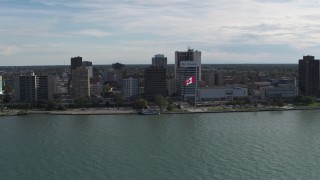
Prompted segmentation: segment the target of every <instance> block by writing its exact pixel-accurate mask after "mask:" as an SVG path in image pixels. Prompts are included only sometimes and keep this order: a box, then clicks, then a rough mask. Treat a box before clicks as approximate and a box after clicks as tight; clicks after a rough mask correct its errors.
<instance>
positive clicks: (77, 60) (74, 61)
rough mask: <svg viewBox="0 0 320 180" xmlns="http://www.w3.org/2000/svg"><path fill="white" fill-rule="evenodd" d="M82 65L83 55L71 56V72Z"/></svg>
mask: <svg viewBox="0 0 320 180" xmlns="http://www.w3.org/2000/svg"><path fill="white" fill-rule="evenodd" d="M81 66H82V57H80V56H78V57H72V58H71V67H70V68H71V74H72V70H75V69H76V68H78V67H81Z"/></svg>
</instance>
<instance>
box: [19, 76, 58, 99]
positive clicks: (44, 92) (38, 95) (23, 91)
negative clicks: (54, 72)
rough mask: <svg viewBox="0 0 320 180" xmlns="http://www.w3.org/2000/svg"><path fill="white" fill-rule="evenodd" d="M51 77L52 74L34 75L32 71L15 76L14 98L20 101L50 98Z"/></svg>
mask: <svg viewBox="0 0 320 180" xmlns="http://www.w3.org/2000/svg"><path fill="white" fill-rule="evenodd" d="M53 79H54V77H53V76H36V75H34V74H33V73H32V74H29V75H21V76H17V77H16V78H15V84H14V100H15V101H17V102H22V103H36V102H38V101H40V100H43V101H46V100H52V99H53V91H54V85H53V83H54V80H53Z"/></svg>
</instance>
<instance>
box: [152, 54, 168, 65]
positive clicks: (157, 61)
mask: <svg viewBox="0 0 320 180" xmlns="http://www.w3.org/2000/svg"><path fill="white" fill-rule="evenodd" d="M152 66H154V67H158V68H167V57H165V56H164V55H163V54H156V55H155V56H154V57H153V58H152Z"/></svg>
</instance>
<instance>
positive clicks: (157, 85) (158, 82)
mask: <svg viewBox="0 0 320 180" xmlns="http://www.w3.org/2000/svg"><path fill="white" fill-rule="evenodd" d="M144 78H145V80H144V83H145V86H144V88H145V89H144V91H145V98H146V99H147V100H149V101H153V100H154V99H155V96H156V95H157V94H160V95H162V96H164V97H166V96H167V82H166V69H165V68H157V67H153V66H151V67H149V68H147V69H145V71H144Z"/></svg>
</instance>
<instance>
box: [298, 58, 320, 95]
mask: <svg viewBox="0 0 320 180" xmlns="http://www.w3.org/2000/svg"><path fill="white" fill-rule="evenodd" d="M319 70H320V68H319V60H316V59H314V56H303V59H300V60H299V88H300V91H301V94H303V95H305V96H316V97H320V77H319V75H320V73H319Z"/></svg>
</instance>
